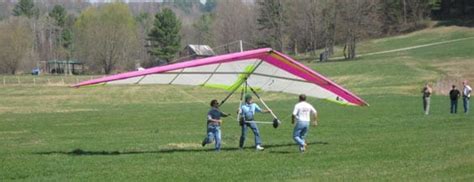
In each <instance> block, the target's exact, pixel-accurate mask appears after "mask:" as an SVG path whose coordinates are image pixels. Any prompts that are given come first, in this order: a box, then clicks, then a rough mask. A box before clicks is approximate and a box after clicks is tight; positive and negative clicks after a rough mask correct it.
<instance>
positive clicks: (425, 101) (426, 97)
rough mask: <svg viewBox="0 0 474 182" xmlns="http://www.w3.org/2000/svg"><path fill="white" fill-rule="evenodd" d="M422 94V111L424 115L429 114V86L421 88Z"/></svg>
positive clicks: (430, 91)
mask: <svg viewBox="0 0 474 182" xmlns="http://www.w3.org/2000/svg"><path fill="white" fill-rule="evenodd" d="M421 93H423V110H424V111H425V115H428V114H430V97H431V94H432V93H433V90H432V89H431V87H430V85H429V84H428V83H427V84H426V85H425V87H423V90H422V91H421Z"/></svg>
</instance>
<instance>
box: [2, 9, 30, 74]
mask: <svg viewBox="0 0 474 182" xmlns="http://www.w3.org/2000/svg"><path fill="white" fill-rule="evenodd" d="M31 35H32V32H31V30H30V29H29V26H28V24H27V20H26V19H25V18H21V17H20V18H16V17H11V18H10V19H8V20H6V21H3V22H2V23H1V24H0V50H1V51H0V72H2V73H9V74H15V73H17V71H18V68H19V66H20V65H21V63H22V61H23V60H24V59H25V58H27V55H28V53H29V50H30V48H31V44H32V36H31Z"/></svg>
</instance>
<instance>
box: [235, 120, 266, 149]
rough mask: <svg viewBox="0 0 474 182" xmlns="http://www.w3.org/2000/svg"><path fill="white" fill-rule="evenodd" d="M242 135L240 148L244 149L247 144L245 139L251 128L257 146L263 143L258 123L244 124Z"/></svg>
mask: <svg viewBox="0 0 474 182" xmlns="http://www.w3.org/2000/svg"><path fill="white" fill-rule="evenodd" d="M241 127H242V133H241V135H240V142H239V147H240V148H243V147H244V142H245V137H246V135H247V128H248V127H250V129H252V131H253V135H254V136H255V145H261V144H262V141H261V139H260V132H259V131H258V127H257V124H256V123H253V122H249V123H243V124H242V126H241Z"/></svg>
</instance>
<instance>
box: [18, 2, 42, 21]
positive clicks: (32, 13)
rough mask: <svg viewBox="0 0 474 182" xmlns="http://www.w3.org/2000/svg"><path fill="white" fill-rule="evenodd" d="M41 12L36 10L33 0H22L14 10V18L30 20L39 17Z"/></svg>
mask: <svg viewBox="0 0 474 182" xmlns="http://www.w3.org/2000/svg"><path fill="white" fill-rule="evenodd" d="M38 14H39V11H38V9H37V8H35V4H34V2H33V0H20V2H18V4H16V5H15V8H14V9H13V16H26V17H28V18H32V17H36V16H38Z"/></svg>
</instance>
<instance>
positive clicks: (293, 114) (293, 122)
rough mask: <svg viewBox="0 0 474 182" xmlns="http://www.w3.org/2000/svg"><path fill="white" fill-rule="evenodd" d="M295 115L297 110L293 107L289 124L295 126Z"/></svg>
mask: <svg viewBox="0 0 474 182" xmlns="http://www.w3.org/2000/svg"><path fill="white" fill-rule="evenodd" d="M296 115H298V108H296V106H295V108H294V109H293V113H292V114H291V124H295V120H296Z"/></svg>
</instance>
